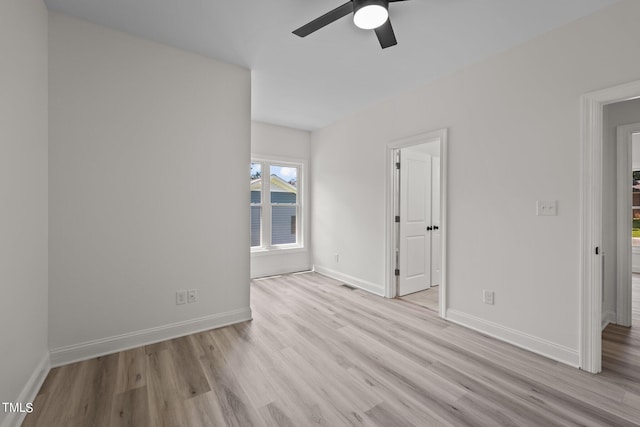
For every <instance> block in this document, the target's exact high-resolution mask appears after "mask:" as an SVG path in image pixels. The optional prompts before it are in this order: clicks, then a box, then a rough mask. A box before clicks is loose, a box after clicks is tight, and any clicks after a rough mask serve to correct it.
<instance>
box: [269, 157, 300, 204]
mask: <svg viewBox="0 0 640 427" xmlns="http://www.w3.org/2000/svg"><path fill="white" fill-rule="evenodd" d="M270 172H271V177H270V181H269V183H270V184H271V203H296V201H297V196H298V188H297V186H298V168H296V167H290V166H278V165H271V171H270Z"/></svg>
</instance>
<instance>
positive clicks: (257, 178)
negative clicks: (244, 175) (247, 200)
mask: <svg viewBox="0 0 640 427" xmlns="http://www.w3.org/2000/svg"><path fill="white" fill-rule="evenodd" d="M261 191H262V165H261V164H260V163H251V203H260V202H261V201H262V193H261ZM251 229H252V230H253V228H251Z"/></svg>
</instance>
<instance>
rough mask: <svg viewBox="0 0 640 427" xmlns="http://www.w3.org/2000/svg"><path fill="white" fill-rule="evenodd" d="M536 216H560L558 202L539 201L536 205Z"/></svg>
mask: <svg viewBox="0 0 640 427" xmlns="http://www.w3.org/2000/svg"><path fill="white" fill-rule="evenodd" d="M536 215H538V216H556V215H558V201H557V200H547V201H544V200H538V202H537V204H536Z"/></svg>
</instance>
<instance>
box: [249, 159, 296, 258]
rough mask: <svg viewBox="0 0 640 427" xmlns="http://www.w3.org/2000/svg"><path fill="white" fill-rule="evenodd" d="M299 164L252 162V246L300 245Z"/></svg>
mask: <svg viewBox="0 0 640 427" xmlns="http://www.w3.org/2000/svg"><path fill="white" fill-rule="evenodd" d="M301 172H302V164H301V163H290V162H281V161H264V160H254V161H253V162H251V179H250V183H251V249H252V250H254V251H257V250H270V249H287V248H301V247H302V246H303V245H302V236H301V230H302V227H301V222H302V221H301V218H302V203H301V189H302V187H301V182H302V176H301Z"/></svg>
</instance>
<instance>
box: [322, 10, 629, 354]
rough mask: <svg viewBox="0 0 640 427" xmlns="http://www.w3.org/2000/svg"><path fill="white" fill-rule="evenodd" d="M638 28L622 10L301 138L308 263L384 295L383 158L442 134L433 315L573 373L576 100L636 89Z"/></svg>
mask: <svg viewBox="0 0 640 427" xmlns="http://www.w3.org/2000/svg"><path fill="white" fill-rule="evenodd" d="M638 16H640V2H637V1H634V0H627V1H622V2H620V3H617V4H616V5H614V6H612V7H609V8H607V9H604V10H603V11H601V12H598V13H596V14H595V15H592V16H589V17H586V18H584V19H581V20H579V21H576V22H575V23H573V24H570V25H568V26H565V27H563V28H560V29H558V30H554V31H552V32H549V33H547V34H545V35H543V36H541V37H538V38H536V39H534V40H532V41H530V42H527V43H525V44H523V45H520V46H519V47H516V48H514V49H511V50H509V51H507V52H504V53H502V54H499V55H497V56H495V57H493V58H490V59H488V60H486V61H483V62H481V63H478V64H475V65H473V66H470V67H468V68H466V69H464V70H462V71H460V72H458V73H455V74H453V75H451V76H448V77H446V78H443V79H441V80H439V81H437V82H435V83H433V84H428V85H426V86H424V87H422V88H419V89H416V90H415V91H413V92H410V93H407V94H404V95H402V96H399V97H396V98H393V99H390V100H388V101H386V102H383V103H381V104H379V105H377V106H375V107H373V108H370V109H367V110H365V111H362V112H359V113H357V114H355V115H353V116H351V117H349V118H347V119H344V120H342V121H339V122H337V123H335V124H333V125H331V126H328V127H326V128H324V129H322V130H319V131H317V132H314V133H313V134H312V140H311V141H312V142H311V148H312V152H311V158H312V159H313V168H312V188H313V193H312V199H313V200H312V218H313V224H312V234H313V237H314V238H313V247H312V251H313V260H314V263H315V264H316V265H320V266H327V267H330V268H332V269H334V270H336V271H338V272H339V273H340V274H342V275H349V276H351V277H355V278H358V279H359V280H360V281H361V282H362V283H370V284H372V285H373V286H383V285H384V281H385V264H386V262H385V261H386V260H385V231H384V230H385V222H384V221H385V174H386V165H385V146H386V144H387V143H389V142H390V141H393V140H396V139H399V138H403V137H407V136H411V135H415V134H419V133H422V132H425V131H431V130H437V129H440V128H444V127H446V128H448V129H449V130H450V134H449V138H450V139H449V165H448V166H449V176H448V178H449V181H448V185H449V200H448V215H449V217H448V225H449V227H448V239H449V241H448V247H449V253H448V273H449V275H448V280H449V295H448V297H449V298H448V301H449V307H448V312H447V316H448V317H449V318H450V319H452V320H455V321H457V322H460V323H463V324H466V325H468V326H472V327H474V328H476V329H480V330H483V331H485V332H488V333H491V334H492V335H495V336H498V337H500V338H502V339H506V340H509V341H511V342H514V343H516V344H518V345H521V346H523V347H528V348H530V349H532V350H534V351H537V352H540V353H544V354H547V355H549V356H551V357H554V358H556V359H558V360H562V361H564V362H566V363H569V364H573V365H577V364H578V335H579V334H578V330H579V289H580V288H579V277H578V272H579V268H578V262H579V259H580V256H579V255H580V252H579V248H580V246H579V244H580V235H579V224H580V213H579V206H580V204H579V198H580V182H579V177H580V135H579V129H580V96H581V95H582V94H584V93H587V92H590V91H593V90H597V89H602V88H605V87H609V86H613V85H617V84H620V83H624V82H628V81H633V80H638V79H640V62H639V61H638V59H637V40H638V39H640V26H638V25H637V17H638ZM433 60H434V61H437V60H438V58H434V59H433ZM611 64H615V66H612V65H611ZM536 200H558V213H559V214H558V216H555V217H538V216H536ZM336 252H340V254H341V257H340V262H339V263H337V264H336V263H335V262H333V259H332V254H334V253H336ZM483 289H489V290H493V291H495V305H486V304H483V303H482V290H483Z"/></svg>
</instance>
